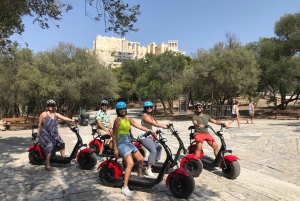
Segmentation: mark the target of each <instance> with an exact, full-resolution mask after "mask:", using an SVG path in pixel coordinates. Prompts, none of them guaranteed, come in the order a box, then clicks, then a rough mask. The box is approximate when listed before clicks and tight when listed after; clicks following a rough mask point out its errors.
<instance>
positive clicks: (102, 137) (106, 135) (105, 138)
mask: <svg viewBox="0 0 300 201" xmlns="http://www.w3.org/2000/svg"><path fill="white" fill-rule="evenodd" d="M110 138H111V136H110V135H108V134H105V135H102V136H101V140H107V139H110Z"/></svg>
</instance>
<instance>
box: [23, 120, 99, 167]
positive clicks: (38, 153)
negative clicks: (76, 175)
mask: <svg viewBox="0 0 300 201" xmlns="http://www.w3.org/2000/svg"><path fill="white" fill-rule="evenodd" d="M65 123H66V124H67V125H68V127H69V128H70V130H71V131H72V132H74V133H75V135H76V137H77V143H76V145H75V146H74V149H73V151H72V153H71V155H70V156H64V157H62V156H51V158H50V163H60V164H68V163H70V162H71V160H73V159H75V158H76V159H77V162H78V163H79V166H80V167H81V168H82V169H84V170H91V169H93V168H94V167H95V166H96V164H97V155H96V154H95V151H94V150H92V149H89V148H84V149H82V150H81V147H86V146H87V145H86V144H83V143H82V139H81V136H80V135H79V128H78V127H77V125H76V126H75V127H71V126H70V124H69V123H68V122H65V121H63V122H61V123H60V124H65ZM37 128H38V126H37V125H33V126H31V127H30V129H31V130H32V138H31V139H32V140H33V142H34V143H33V145H32V146H30V147H29V149H28V150H27V152H29V155H28V157H29V161H30V163H31V164H34V165H42V164H44V163H45V161H46V157H45V155H44V153H43V151H42V148H41V147H40V145H39V141H37V142H35V140H36V138H37V133H36V132H34V129H37ZM78 151H79V152H78ZM76 155H77V156H76Z"/></svg>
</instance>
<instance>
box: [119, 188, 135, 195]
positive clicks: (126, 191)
mask: <svg viewBox="0 0 300 201" xmlns="http://www.w3.org/2000/svg"><path fill="white" fill-rule="evenodd" d="M121 192H122V193H123V194H124V195H126V196H129V197H132V196H133V194H132V193H131V191H130V190H129V188H128V186H127V187H126V188H123V187H122V191H121Z"/></svg>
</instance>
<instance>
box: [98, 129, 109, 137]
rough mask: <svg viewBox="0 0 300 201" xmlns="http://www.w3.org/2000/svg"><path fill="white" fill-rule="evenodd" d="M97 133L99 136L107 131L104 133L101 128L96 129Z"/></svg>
mask: <svg viewBox="0 0 300 201" xmlns="http://www.w3.org/2000/svg"><path fill="white" fill-rule="evenodd" d="M97 133H98V134H99V135H100V136H102V135H106V134H107V133H106V132H105V131H104V130H102V129H97Z"/></svg>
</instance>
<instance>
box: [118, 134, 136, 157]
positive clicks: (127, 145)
mask: <svg viewBox="0 0 300 201" xmlns="http://www.w3.org/2000/svg"><path fill="white" fill-rule="evenodd" d="M117 148H118V151H119V155H120V156H121V157H124V156H127V155H128V154H130V153H135V152H136V151H138V148H137V147H136V146H134V145H133V144H132V142H131V141H130V136H129V134H123V135H122V134H121V135H120V138H118V139H117Z"/></svg>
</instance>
